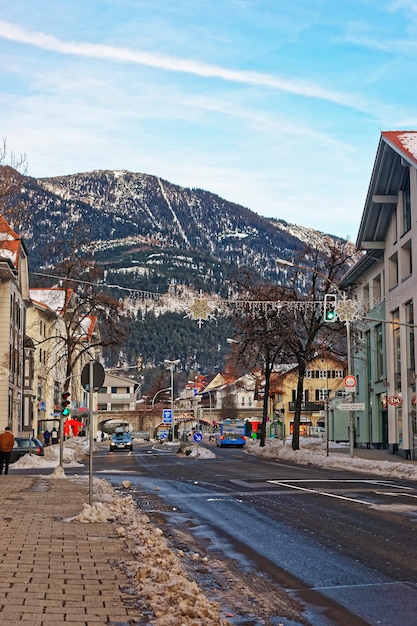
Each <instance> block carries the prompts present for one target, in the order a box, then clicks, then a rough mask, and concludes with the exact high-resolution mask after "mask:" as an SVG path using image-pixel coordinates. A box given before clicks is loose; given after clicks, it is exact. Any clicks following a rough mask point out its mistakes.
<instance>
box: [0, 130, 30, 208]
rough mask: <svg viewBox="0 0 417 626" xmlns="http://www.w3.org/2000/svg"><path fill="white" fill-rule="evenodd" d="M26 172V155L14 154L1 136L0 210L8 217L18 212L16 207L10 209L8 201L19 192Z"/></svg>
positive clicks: (10, 205)
mask: <svg viewBox="0 0 417 626" xmlns="http://www.w3.org/2000/svg"><path fill="white" fill-rule="evenodd" d="M26 172H27V157H26V155H25V154H21V155H19V156H16V155H15V154H14V152H13V151H12V150H9V148H8V147H7V141H6V139H5V138H3V140H2V142H1V143H0V210H1V212H2V213H3V214H5V212H7V215H5V217H7V218H8V219H11V217H12V216H13V214H16V213H17V212H18V207H17V206H15V207H14V211H13V210H12V203H11V202H10V201H11V199H12V197H13V196H14V195H17V194H19V193H20V191H21V189H22V184H23V178H24V176H25V175H26Z"/></svg>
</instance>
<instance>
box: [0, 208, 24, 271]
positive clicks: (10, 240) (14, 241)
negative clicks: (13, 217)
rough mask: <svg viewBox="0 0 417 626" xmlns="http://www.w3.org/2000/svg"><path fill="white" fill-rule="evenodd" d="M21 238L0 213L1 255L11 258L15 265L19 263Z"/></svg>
mask: <svg viewBox="0 0 417 626" xmlns="http://www.w3.org/2000/svg"><path fill="white" fill-rule="evenodd" d="M20 244H21V239H20V237H19V236H18V235H17V234H16V233H15V231H14V230H13V229H12V228H11V227H10V226H9V224H8V223H7V222H6V220H5V219H4V217H3V216H2V215H0V257H1V258H3V259H7V260H10V261H11V262H12V263H13V265H14V267H15V268H17V267H18V265H19V249H20Z"/></svg>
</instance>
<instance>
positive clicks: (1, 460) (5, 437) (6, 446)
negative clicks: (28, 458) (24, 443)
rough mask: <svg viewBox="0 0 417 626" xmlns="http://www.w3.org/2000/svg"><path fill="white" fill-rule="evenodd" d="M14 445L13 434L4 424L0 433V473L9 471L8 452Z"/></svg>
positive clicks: (9, 452)
mask: <svg viewBox="0 0 417 626" xmlns="http://www.w3.org/2000/svg"><path fill="white" fill-rule="evenodd" d="M13 446H14V435H13V433H12V432H11V430H10V426H6V428H5V429H4V433H2V434H1V435H0V474H3V468H4V473H5V474H8V473H9V462H10V454H11V451H12V450H13Z"/></svg>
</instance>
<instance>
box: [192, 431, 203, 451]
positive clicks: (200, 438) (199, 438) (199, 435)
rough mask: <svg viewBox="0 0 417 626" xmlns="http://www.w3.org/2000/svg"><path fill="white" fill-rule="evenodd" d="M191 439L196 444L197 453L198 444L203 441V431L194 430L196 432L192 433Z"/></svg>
mask: <svg viewBox="0 0 417 626" xmlns="http://www.w3.org/2000/svg"><path fill="white" fill-rule="evenodd" d="M193 439H194V441H195V442H196V444H197V454H198V446H199V444H200V443H201V442H202V441H203V433H202V432H201V431H199V430H196V432H195V433H194V435H193Z"/></svg>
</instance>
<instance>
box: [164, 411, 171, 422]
mask: <svg viewBox="0 0 417 626" xmlns="http://www.w3.org/2000/svg"><path fill="white" fill-rule="evenodd" d="M162 421H163V422H164V424H172V410H171V409H164V410H163V411H162Z"/></svg>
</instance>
